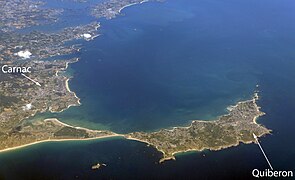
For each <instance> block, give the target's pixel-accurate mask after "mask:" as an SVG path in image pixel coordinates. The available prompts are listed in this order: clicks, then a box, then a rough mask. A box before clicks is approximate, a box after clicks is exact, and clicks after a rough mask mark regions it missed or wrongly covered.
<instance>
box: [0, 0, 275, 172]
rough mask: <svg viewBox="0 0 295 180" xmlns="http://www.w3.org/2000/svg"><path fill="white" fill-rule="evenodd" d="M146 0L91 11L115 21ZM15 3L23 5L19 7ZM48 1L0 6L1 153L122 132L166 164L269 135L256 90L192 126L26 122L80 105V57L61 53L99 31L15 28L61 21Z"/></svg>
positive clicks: (88, 27) (110, 1) (112, 2)
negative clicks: (76, 68) (149, 128)
mask: <svg viewBox="0 0 295 180" xmlns="http://www.w3.org/2000/svg"><path fill="white" fill-rule="evenodd" d="M143 2H146V1H142V0H123V1H119V0H107V1H104V2H100V3H98V4H96V5H95V6H93V7H91V8H90V9H91V15H92V16H94V17H96V18H97V19H98V18H102V17H104V18H107V19H111V18H114V17H116V16H117V15H118V14H119V13H120V12H121V10H122V9H123V8H124V7H127V6H130V5H133V4H140V3H143ZM16 3H18V4H21V6H19V5H18V6H15V4H16ZM79 3H83V2H80V1H79ZM44 5H45V4H44V2H42V1H33V0H12V1H1V2H0V6H1V7H5V8H0V14H1V16H0V34H1V36H0V67H1V70H2V71H0V86H1V89H0V151H7V150H11V149H14V148H18V147H23V146H27V145H30V144H36V143H39V142H44V141H63V140H87V139H95V138H106V137H122V138H126V139H131V140H136V141H140V142H144V143H147V144H149V145H151V146H153V147H154V148H156V149H157V150H159V151H161V152H162V153H163V158H162V159H161V160H160V161H161V162H163V161H165V160H168V159H174V158H175V157H174V155H175V154H176V153H178V152H185V151H191V150H196V151H202V150H204V149H210V150H219V149H223V148H227V147H231V146H236V145H238V144H239V143H253V142H255V139H254V138H253V136H252V134H253V133H255V134H256V135H257V136H258V137H261V136H263V135H266V134H269V133H270V130H269V129H267V128H265V127H264V126H262V125H260V124H257V122H256V118H258V117H259V116H262V115H263V114H264V113H263V112H261V111H260V109H259V107H258V105H257V99H258V98H257V96H255V97H254V98H253V99H252V100H248V101H242V102H239V103H238V104H237V105H236V106H233V107H232V109H231V110H230V111H229V114H227V115H224V116H221V117H220V118H219V119H218V120H216V121H193V122H192V124H191V126H189V127H176V128H173V129H162V130H160V131H157V132H149V133H147V132H134V133H128V134H117V133H115V132H111V131H109V130H90V129H86V128H81V127H74V126H71V125H68V124H65V123H63V122H60V121H59V120H58V119H53V118H51V119H43V120H38V121H29V120H28V118H30V117H32V116H35V115H36V114H37V113H42V112H62V111H64V110H66V109H68V108H69V107H71V106H79V105H80V99H79V97H77V96H76V94H75V92H72V91H71V90H70V87H69V84H68V82H69V80H70V79H71V78H72V77H71V76H70V75H66V73H65V72H66V70H67V68H68V66H69V64H71V63H75V62H77V61H78V60H79V59H78V58H65V59H63V58H61V56H62V55H73V54H75V53H77V52H79V50H80V48H81V45H80V44H79V43H78V41H77V40H86V41H90V40H93V39H94V38H96V37H97V36H99V33H98V31H99V27H100V23H99V22H92V23H89V24H84V25H78V26H74V27H66V28H64V29H62V30H61V31H58V32H54V33H47V32H40V31H30V32H28V33H20V32H18V31H17V30H19V29H22V28H25V27H32V26H38V25H41V24H44V23H54V22H55V21H58V16H59V15H60V14H61V13H62V12H63V9H50V8H40V7H43V6H44ZM16 7H17V8H16ZM16 29H17V30H16ZM8 67H25V68H28V67H30V70H29V71H26V72H24V71H21V72H14V71H11V72H8V69H7V68H8ZM5 72H6V73H5ZM24 73H25V74H24ZM36 82H37V83H36ZM97 167H100V166H98V165H97ZM94 168H96V166H95V167H94Z"/></svg>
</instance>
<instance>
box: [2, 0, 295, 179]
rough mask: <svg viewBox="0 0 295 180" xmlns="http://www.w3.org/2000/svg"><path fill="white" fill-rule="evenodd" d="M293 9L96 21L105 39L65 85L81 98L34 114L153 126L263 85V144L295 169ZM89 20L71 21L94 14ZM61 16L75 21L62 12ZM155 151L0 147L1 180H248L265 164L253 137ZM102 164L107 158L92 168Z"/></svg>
mask: <svg viewBox="0 0 295 180" xmlns="http://www.w3.org/2000/svg"><path fill="white" fill-rule="evenodd" d="M55 5H56V4H54V3H51V4H49V6H53V7H54V6H55ZM86 5H87V4H86ZM86 5H83V6H86ZM76 8H78V9H79V7H76V6H73V7H72V9H74V10H73V11H78V12H79V13H80V14H81V13H82V12H85V13H87V12H88V9H87V8H86V7H82V6H81V9H80V10H77V9H76ZM294 12H295V2H294V1H293V0H259V1H258V0H167V1H166V2H164V3H156V2H151V3H144V4H141V5H135V6H132V7H128V8H126V9H124V10H123V12H122V15H119V16H118V17H117V18H115V19H112V20H106V19H100V20H99V21H100V22H101V25H102V27H101V28H100V30H99V33H100V34H101V36H100V37H98V38H96V39H95V40H93V41H90V42H85V43H83V49H82V51H81V52H80V53H79V54H77V56H79V57H80V58H81V59H80V61H79V62H77V63H75V64H72V65H71V66H70V71H71V72H72V74H73V79H72V80H71V81H70V87H71V89H72V90H73V91H74V92H76V93H77V96H78V97H80V98H81V103H82V105H81V106H79V107H71V108H70V109H68V110H66V111H64V112H63V113H60V114H42V115H39V116H37V117H38V118H44V117H57V118H59V119H60V120H61V121H63V122H66V123H69V124H72V125H78V126H85V127H88V128H92V129H109V130H112V131H115V132H118V133H127V132H133V131H155V130H158V129H161V128H169V127H173V126H183V125H188V124H189V123H190V121H191V120H194V119H205V120H213V119H216V118H217V117H218V116H219V115H222V114H224V113H226V108H227V107H228V106H229V105H233V104H235V103H236V102H238V101H240V100H244V99H249V98H251V96H252V95H253V93H254V91H255V90H257V89H256V85H259V87H258V90H259V91H260V93H259V95H260V97H261V99H260V100H259V102H258V103H259V105H260V106H261V107H262V111H264V112H266V115H265V116H263V117H261V118H260V119H259V122H260V123H262V124H263V125H265V126H266V127H268V128H270V129H272V130H273V134H272V135H268V136H266V137H264V138H261V144H262V146H263V147H264V149H265V151H266V153H267V155H268V156H269V159H270V161H271V162H272V165H273V167H274V169H277V170H294V169H295V144H294V137H295V131H294V130H295V129H294V127H295V113H294V108H295V23H294V22H295V13H294ZM86 17H87V16H85V17H83V18H82V17H81V18H80V19H81V21H79V18H78V20H77V21H75V23H77V24H83V23H88V21H91V20H92V19H91V17H90V16H89V19H87V18H86ZM62 22H64V23H68V24H73V23H74V21H72V18H71V15H69V14H68V16H64V18H63V19H62ZM63 25H64V24H63V23H60V24H58V25H57V26H58V28H61V27H62V26H63ZM41 29H42V28H41ZM160 157H161V153H159V152H157V151H156V150H155V149H154V148H152V147H147V146H146V145H145V144H143V143H139V142H134V141H129V140H124V139H121V138H110V139H104V140H91V141H72V142H51V143H42V144H38V145H34V146H30V147H27V148H22V149H18V150H15V151H10V152H5V153H1V154H0V179H1V178H3V179H42V180H43V179H44V180H45V179H226V178H227V179H251V178H252V175H251V171H252V170H253V169H254V168H257V169H261V170H264V169H266V168H268V165H267V163H266V161H265V159H264V157H263V155H262V154H261V151H260V150H259V148H258V146H257V145H255V144H250V145H243V144H242V145H240V146H238V147H233V148H229V149H225V150H222V151H216V152H211V151H204V152H192V153H184V154H179V155H178V156H177V158H176V159H177V160H176V161H167V162H164V163H163V164H159V163H158V160H159V158H160ZM97 162H101V163H106V164H107V166H106V167H105V168H102V169H99V170H97V171H92V170H91V166H92V165H93V164H95V163H97Z"/></svg>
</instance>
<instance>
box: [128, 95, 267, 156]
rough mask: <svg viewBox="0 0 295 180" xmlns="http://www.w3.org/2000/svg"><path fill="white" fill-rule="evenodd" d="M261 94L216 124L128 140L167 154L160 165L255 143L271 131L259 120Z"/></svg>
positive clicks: (133, 135) (142, 134)
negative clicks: (188, 154)
mask: <svg viewBox="0 0 295 180" xmlns="http://www.w3.org/2000/svg"><path fill="white" fill-rule="evenodd" d="M257 99H258V95H257V94H255V95H254V97H253V99H251V100H247V101H242V102H239V103H238V104H237V105H235V106H232V107H231V108H230V109H229V114H226V115H223V116H221V117H219V118H218V120H214V121H202V120H195V121H193V122H192V123H191V125H190V126H188V127H174V128H173V129H162V130H160V131H157V132H152V133H146V132H134V133H130V134H127V135H126V138H127V139H132V140H136V141H141V142H145V143H147V144H149V145H151V146H153V147H155V148H156V149H157V150H159V151H161V152H162V153H163V158H162V159H161V160H160V162H163V161H165V160H168V159H175V157H174V155H175V154H176V153H180V152H187V151H202V150H205V149H209V150H220V149H224V148H228V147H232V146H237V145H238V144H239V143H246V144H248V143H253V142H255V139H254V137H253V135H252V134H253V133H255V134H256V135H257V136H259V137H260V136H263V135H266V134H269V133H270V132H271V131H270V130H269V129H267V128H265V127H264V126H262V125H260V124H258V123H257V122H256V119H257V118H258V117H260V116H262V115H264V114H265V113H264V112H261V111H260V107H259V106H258V105H257V104H256V101H257Z"/></svg>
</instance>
